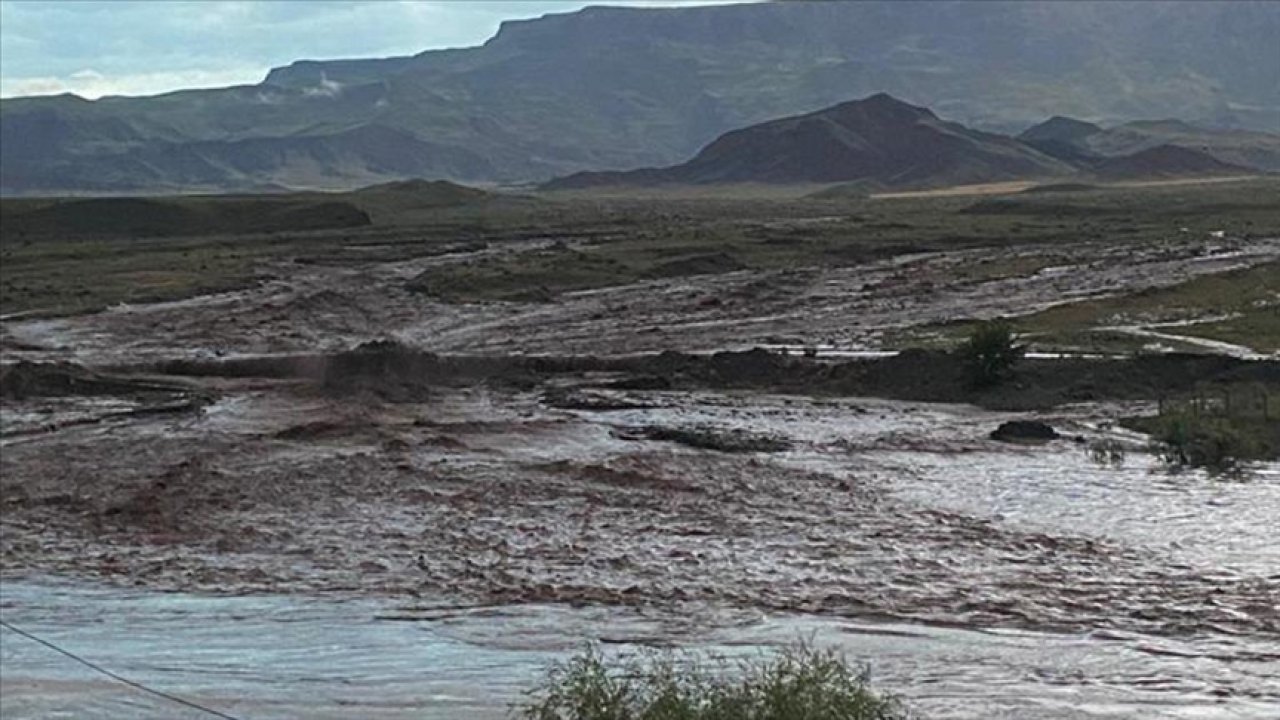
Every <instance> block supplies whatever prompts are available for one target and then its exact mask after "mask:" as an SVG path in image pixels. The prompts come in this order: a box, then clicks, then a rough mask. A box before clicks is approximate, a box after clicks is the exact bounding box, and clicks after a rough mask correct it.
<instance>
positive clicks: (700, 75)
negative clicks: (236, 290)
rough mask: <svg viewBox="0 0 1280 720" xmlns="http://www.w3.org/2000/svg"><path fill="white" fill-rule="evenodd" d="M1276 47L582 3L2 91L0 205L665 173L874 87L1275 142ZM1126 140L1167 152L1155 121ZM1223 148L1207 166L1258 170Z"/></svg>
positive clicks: (1172, 13) (1247, 39)
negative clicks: (435, 37) (321, 51)
mask: <svg viewBox="0 0 1280 720" xmlns="http://www.w3.org/2000/svg"><path fill="white" fill-rule="evenodd" d="M1276 37H1280V3H1273V2H1266V1H1265V0H1264V1H1261V2H1254V1H1251V0H1236V1H1233V2H1157V1H1152V2H1071V3H1065V2H1030V1H1027V2H962V1H956V2H937V3H931V2H894V1H893V0H882V1H867V2H847V3H846V2H769V3H759V4H746V5H727V6H706V7H683V8H639V7H592V8H587V9H584V10H581V11H578V12H573V13H566V14H559V15H548V16H545V17H542V18H539V19H535V20H524V21H511V22H506V23H504V24H503V25H502V26H501V28H500V29H499V31H498V33H497V34H496V35H495V36H494V37H493V38H492V39H490V40H489V41H488V42H486V43H485V44H484V45H482V46H479V47H474V48H461V49H450V50H433V51H428V52H424V53H421V54H419V55H415V56H412V57H398V58H385V59H368V60H342V61H321V62H315V61H299V62H296V63H293V64H291V65H289V66H286V67H281V68H276V69H274V70H272V71H271V72H270V73H268V74H267V76H266V77H265V78H264V80H263V81H262V82H261V83H259V84H256V85H248V86H238V87H231V88H222V89H213V90H190V91H180V92H174V93H168V94H165V95H159V96H154V97H144V98H125V97H107V98H101V99H98V100H95V101H88V100H84V99H82V98H79V97H76V96H72V95H61V96H54V97H38V98H16V99H6V100H4V101H2V102H0V160H2V162H0V192H3V193H4V194H10V195H12V194H51V193H142V192H173V191H193V190H210V191H227V190H237V191H261V190H272V189H281V188H349V187H354V186H358V185H365V184H370V183H375V182H384V181H388V180H395V179H402V178H409V177H438V178H447V179H453V180H461V181H470V182H484V183H527V182H540V181H543V180H546V179H548V178H552V177H557V176H561V175H565V174H569V173H573V172H577V171H584V170H624V169H631V168H637V167H653V166H664V165H671V164H673V163H678V162H680V161H683V160H685V159H687V158H689V157H691V156H693V155H694V154H695V153H697V152H698V151H699V149H701V148H703V147H704V146H706V145H707V144H708V143H710V142H711V141H712V140H715V139H716V138H717V137H719V136H720V135H722V134H724V133H726V132H728V131H730V130H733V129H735V128H745V127H747V126H751V125H755V124H758V123H761V122H764V121H768V120H773V119H777V118H784V117H789V116H794V115H803V114H806V113H812V112H815V111H817V110H819V109H822V108H826V107H830V106H832V105H835V104H837V103H840V102H843V101H846V100H848V99H849V98H855V97H865V96H868V95H872V94H874V93H878V92H888V93H892V94H893V95H894V96H896V97H902V98H907V99H909V100H910V101H911V102H912V103H917V104H919V105H925V106H928V107H931V108H934V109H935V110H936V111H937V112H938V113H940V114H942V115H943V116H944V117H947V118H949V119H951V120H954V121H956V122H959V123H964V124H965V125H967V126H969V127H971V128H980V129H981V130H983V131H988V132H1002V133H1010V132H1016V131H1018V130H1021V129H1023V128H1026V127H1028V126H1030V125H1032V124H1033V123H1036V122H1039V121H1040V120H1042V119H1043V118H1045V117H1048V116H1050V115H1053V114H1055V113H1061V114H1066V115H1070V116H1073V117H1078V118H1082V119H1083V120H1084V121H1087V122H1088V123H1093V124H1099V125H1108V126H1116V125H1121V126H1122V125H1123V124H1124V123H1130V122H1132V121H1134V120H1140V119H1142V118H1165V117H1176V118H1180V119H1181V120H1184V121H1187V122H1191V123H1193V124H1194V125H1195V126H1198V127H1204V126H1208V127H1214V128H1226V129H1228V130H1230V131H1232V132H1239V131H1243V130H1255V131H1257V130H1260V131H1276V130H1280V43H1276V42H1275V38H1276ZM1137 131H1138V134H1139V135H1142V136H1143V137H1144V138H1147V139H1144V140H1142V141H1141V142H1149V141H1150V139H1151V138H1153V137H1154V136H1156V135H1161V134H1164V136H1165V137H1166V141H1164V142H1154V143H1153V144H1152V145H1151V146H1152V147H1154V146H1155V145H1160V144H1175V145H1180V146H1184V147H1187V146H1188V141H1187V137H1186V136H1185V134H1180V133H1182V131H1181V130H1180V129H1178V128H1176V127H1173V126H1172V125H1170V126H1168V127H1163V126H1162V127H1161V128H1158V129H1157V128H1145V129H1144V128H1138V129H1137ZM975 132H976V131H975ZM1200 132H1201V131H1199V130H1196V131H1195V132H1194V133H1192V134H1193V135H1194V134H1196V133H1200ZM1224 132H1226V130H1224ZM965 137H966V138H967V140H966V142H973V143H976V144H978V145H983V146H984V147H985V148H986V149H987V150H989V151H991V152H997V146H999V145H1000V144H1001V143H1002V142H1004V141H1000V142H996V141H995V140H993V139H990V138H988V139H981V138H978V137H976V136H965ZM1233 137H1234V136H1233ZM1104 141H1105V142H1104ZM1113 141H1114V142H1117V143H1122V142H1125V140H1124V138H1123V137H1122V136H1120V135H1116V134H1115V133H1114V132H1111V131H1108V133H1107V134H1104V135H1101V136H1099V137H1097V138H1091V139H1089V140H1087V141H1085V142H1084V143H1083V145H1082V146H1081V147H1079V148H1077V150H1079V151H1080V152H1083V153H1085V154H1089V155H1093V154H1106V153H1108V152H1110V153H1111V154H1115V153H1114V152H1113V151H1112V148H1111V145H1110V144H1109V143H1111V142H1113ZM1195 142H1199V141H1198V140H1197V141H1195ZM1231 142H1232V143H1235V142H1236V140H1232V141H1231ZM1032 147H1036V146H1034V145H1032ZM1006 149H1007V147H1006ZM1036 149H1037V150H1038V152H1039V154H1040V155H1043V156H1048V157H1049V158H1050V159H1049V160H1045V159H1044V158H1043V157H1038V158H1037V159H1036V160H1035V161H1034V162H1036V163H1046V162H1049V163H1052V162H1053V161H1064V159H1063V157H1062V156H1061V154H1060V153H1053V152H1046V151H1045V150H1044V149H1043V148H1036ZM1140 149H1144V148H1140ZM1239 152H1240V153H1241V154H1240V155H1239V156H1237V157H1234V158H1233V159H1230V160H1224V162H1228V163H1230V164H1246V165H1252V166H1260V165H1262V164H1264V163H1262V162H1259V161H1257V159H1256V158H1254V157H1253V156H1252V153H1254V152H1255V150H1254V149H1252V146H1250V145H1249V144H1248V143H1245V144H1244V146H1242V147H1241V148H1240V149H1239ZM1272 152H1273V151H1270V150H1268V151H1266V153H1264V154H1266V156H1267V157H1268V158H1269V157H1272V156H1271V155H1270V153H1272ZM997 154H999V153H998V152H997ZM1015 154H1016V155H1018V156H1019V157H1023V159H1024V160H1025V159H1026V158H1027V157H1028V156H1026V152H1025V150H1024V149H1019V150H1018V152H1017V153H1015ZM1246 160H1247V161H1248V162H1243V163H1240V162H1237V161H1246ZM1264 160H1265V164H1270V163H1271V162H1272V160H1269V159H1264ZM1064 162H1065V161H1064Z"/></svg>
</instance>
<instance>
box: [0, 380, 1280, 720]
mask: <svg viewBox="0 0 1280 720" xmlns="http://www.w3.org/2000/svg"><path fill="white" fill-rule="evenodd" d="M218 382H220V383H221V386H220V387H219V390H220V393H221V397H220V399H218V400H217V401H216V402H214V403H213V404H212V405H210V406H208V407H207V408H205V409H204V411H203V412H201V413H199V414H197V415H194V416H192V415H185V416H181V417H177V418H173V417H166V416H154V417H153V416H141V417H133V416H126V417H124V418H120V417H112V418H111V419H109V420H106V421H104V422H102V423H97V424H85V425H75V426H71V427H66V428H64V429H61V430H59V431H56V432H51V433H43V434H16V435H10V436H9V437H7V438H5V439H4V441H3V450H4V452H3V460H2V462H3V468H2V469H3V473H2V474H0V476H2V477H3V479H4V482H3V490H4V493H3V501H4V503H5V513H4V522H3V534H4V535H3V539H4V567H5V577H6V579H5V583H4V599H3V610H4V618H5V619H6V620H7V621H9V622H12V623H15V624H17V625H18V626H20V627H23V628H24V629H27V630H30V631H34V632H37V633H40V634H42V635H43V636H46V637H48V638H49V639H51V640H55V641H58V642H60V643H61V644H63V645H65V646H67V647H69V648H74V649H75V650H76V651H77V652H80V653H82V654H84V655H86V656H88V657H90V658H93V659H95V660H96V661H100V662H103V663H104V664H106V665H107V666H109V667H111V668H112V669H114V670H116V671H117V672H121V673H123V674H125V675H126V676H130V677H132V678H133V679H139V680H145V681H147V682H149V683H153V684H156V685H158V686H159V687H162V688H164V689H167V690H170V691H181V692H183V693H185V694H187V695H192V696H194V697H196V698H198V699H200V700H201V701H202V702H207V703H210V704H213V705H215V706H217V707H219V708H221V709H223V710H225V711H228V712H235V713H239V714H240V715H242V716H245V717H255V718H256V717H280V718H284V717H298V716H306V717H351V716H359V717H388V718H393V717H394V718H399V717H440V718H446V717H499V716H502V715H503V714H504V713H506V711H507V710H506V708H507V705H508V704H509V703H510V702H512V701H513V700H516V699H518V698H519V690H520V689H521V688H524V687H527V686H528V684H529V682H530V681H531V679H533V678H536V677H537V673H538V672H539V670H540V669H541V668H543V667H544V666H545V664H546V663H547V662H549V661H551V660H553V659H555V658H558V657H564V656H565V654H566V653H569V652H571V651H572V650H574V649H575V648H577V647H579V646H580V643H581V642H583V641H584V639H595V640H600V641H603V642H606V643H607V647H608V648H610V651H611V652H629V651H634V650H635V649H636V648H637V647H640V646H649V645H659V646H676V647H683V648H694V649H698V650H703V651H710V652H717V653H729V654H735V653H742V652H757V651H759V648H762V647H767V646H773V645H778V644H785V643H787V642H792V641H795V640H796V639H799V638H812V639H813V640H814V641H815V642H818V643H820V644H823V645H827V644H830V645H835V646H838V647H841V648H843V649H845V650H846V651H847V652H848V653H849V654H850V656H851V657H854V658H856V659H859V660H864V661H866V662H868V663H870V665H871V668H872V672H873V677H874V679H875V681H876V684H877V686H880V687H883V688H884V689H886V690H889V691H892V692H895V693H899V694H901V695H902V696H903V697H904V698H906V699H907V700H908V701H909V703H910V705H911V707H913V708H915V709H916V710H918V711H919V712H920V713H921V714H922V715H923V716H925V717H935V718H993V717H995V718H1001V717H1007V718H1063V717H1080V718H1095V717H1096V718H1120V717H1133V718H1139V717H1140V718H1192V717H1195V718H1224V719H1225V718H1233V719H1234V718H1264V717H1274V709H1275V707H1277V706H1280V683H1278V682H1277V680H1276V678H1277V677H1280V673H1278V671H1280V571H1278V568H1280V528H1278V527H1277V525H1276V523H1275V522H1274V512H1272V509H1273V508H1276V507H1280V471H1278V469H1277V468H1276V467H1274V466H1263V467H1258V468H1255V469H1254V472H1253V473H1252V474H1251V475H1249V476H1248V477H1247V478H1245V479H1237V480H1232V479H1220V478H1210V477H1207V476H1205V475H1202V474H1199V473H1185V474H1180V475H1169V474H1167V473H1166V472H1165V471H1163V470H1162V469H1161V468H1158V467H1157V466H1155V464H1154V462H1153V460H1152V459H1151V458H1150V457H1149V456H1148V455H1147V454H1146V453H1145V452H1144V451H1143V443H1144V440H1143V438H1142V437H1141V436H1137V435H1134V434H1132V433H1128V432H1126V431H1123V430H1116V429H1113V428H1112V427H1111V424H1110V419H1111V418H1112V417H1113V416H1114V415H1115V414H1117V413H1118V412H1119V411H1120V410H1121V409H1120V408H1116V407H1107V406H1084V407H1078V408H1066V409H1063V410H1059V411H1055V412H1053V413H1049V414H1042V415H1039V416H1038V417H1040V418H1041V419H1043V420H1046V421H1048V422H1050V423H1052V424H1053V425H1054V426H1055V427H1057V428H1058V429H1059V431H1060V432H1061V433H1062V434H1063V437H1062V438H1061V439H1059V440H1055V441H1052V442H1050V443H1047V444H1043V445H1034V446H1024V445H1009V444H1005V443H1000V442H996V441H994V440H991V439H989V438H988V437H987V435H988V433H989V432H990V430H991V429H993V428H994V427H995V426H996V425H998V424H999V423H1000V422H1002V421H1003V420H1006V419H1010V418H1012V417H1026V416H1025V415H1023V414H1017V415H1015V414H1011V413H996V412H989V411H981V410H977V409H974V408H971V407H966V406H958V405H939V404H926V403H903V402H893V401H886V400H872V399H855V398H841V399H814V398H805V397H796V396H785V395H767V394H759V393H738V392H713V391H705V392H664V391H607V392H606V391H599V390H597V391H592V392H594V393H595V396H596V399H597V401H600V400H601V398H607V399H608V400H609V403H608V405H607V407H608V408H610V409H589V410H583V409H565V408H563V407H556V405H557V404H559V405H564V404H565V403H553V402H549V401H548V397H552V398H554V397H558V395H557V394H556V393H548V392H547V390H546V389H545V388H544V389H542V390H539V391H520V390H512V389H504V388H497V387H469V388H455V389H437V390H435V391H433V392H432V394H431V397H430V398H429V399H426V398H423V399H422V401H421V402H396V403H382V402H376V401H373V400H371V399H369V398H365V399H364V400H362V401H353V400H351V399H350V398H341V399H335V398H332V397H327V396H323V395H319V394H317V393H316V392H315V391H314V389H312V388H310V387H307V386H305V385H299V384H297V383H292V382H284V381H266V380H238V381H236V380H221V381H218ZM568 389H569V390H572V389H573V388H568ZM565 390H566V388H559V392H564V391H565ZM597 404H600V403H599V402H597ZM602 406H604V405H602ZM653 428H666V429H668V430H671V429H676V430H684V431H687V432H686V434H680V433H674V434H673V433H671V432H665V433H663V432H653V431H652V429H653ZM1102 437H1105V438H1110V439H1113V440H1116V441H1118V442H1120V443H1121V444H1123V445H1125V446H1127V447H1128V448H1129V450H1130V452H1128V454H1127V455H1126V457H1125V458H1124V459H1123V461H1122V462H1120V463H1119V464H1099V463H1098V462H1096V461H1095V460H1094V458H1093V457H1092V456H1091V454H1090V453H1089V451H1088V446H1089V443H1090V441H1091V440H1094V439H1097V438H1102ZM669 438H675V439H674V440H673V439H669ZM681 438H685V441H683V442H682V441H681ZM687 438H694V440H692V441H690V440H688V439H687ZM725 438H734V439H736V440H735V442H736V441H737V440H741V439H742V438H747V439H748V440H750V439H757V440H758V439H759V438H768V439H770V440H771V442H770V443H767V444H764V445H761V446H760V447H763V448H766V450H767V451H750V450H744V451H726V449H725V448H730V449H732V448H733V447H734V446H733V445H732V444H728V445H723V446H722V447H721V448H720V449H715V448H713V447H711V446H710V445H707V444H706V443H704V442H703V440H706V439H710V441H709V442H711V445H714V444H715V442H721V443H724V442H726V441H725V440H724V439H725ZM699 445H707V446H699ZM66 578H80V580H76V581H69V580H66ZM4 663H5V673H4V680H3V682H4V685H5V687H4V693H5V698H6V717H15V718H18V717H29V718H36V717H56V716H58V715H57V713H59V712H62V713H65V715H63V716H66V717H72V716H74V717H104V718H105V717H119V716H120V715H121V714H122V713H125V714H129V715H130V716H137V717H172V716H173V715H172V713H173V709H172V708H163V707H155V706H154V703H153V701H152V700H151V699H148V698H145V697H138V696H137V694H136V693H135V692H133V691H130V690H129V689H128V688H122V687H120V686H118V685H115V684H111V683H108V682H106V681H104V680H103V679H102V678H95V677H93V676H92V675H86V674H85V671H84V669H83V668H78V667H76V666H73V665H68V663H67V661H66V660H65V659H64V658H60V657H58V656H56V655H52V654H51V653H50V652H49V651H48V650H47V649H44V648H41V647H39V646H35V645H33V644H31V643H30V642H29V641H27V640H25V639H23V638H20V637H16V636H13V635H12V633H9V632H7V631H6V632H5V637H4ZM126 709H127V713H126ZM148 712H150V713H153V714H152V715H147V714H146V713H148ZM86 713H88V714H86Z"/></svg>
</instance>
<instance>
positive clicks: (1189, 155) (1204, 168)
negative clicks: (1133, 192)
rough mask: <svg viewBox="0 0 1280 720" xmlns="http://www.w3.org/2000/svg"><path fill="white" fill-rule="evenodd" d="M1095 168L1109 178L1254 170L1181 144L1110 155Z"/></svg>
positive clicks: (1101, 176)
mask: <svg viewBox="0 0 1280 720" xmlns="http://www.w3.org/2000/svg"><path fill="white" fill-rule="evenodd" d="M1092 172H1093V174H1094V175H1096V176H1098V177H1100V178H1104V179H1108V180H1143V179H1156V178H1180V177H1212V176H1214V175H1248V174H1250V173H1252V172H1254V170H1253V169H1251V168H1246V167H1242V166H1240V165H1231V164H1229V163H1224V162H1222V161H1221V160H1218V159H1217V158H1215V157H1213V156H1212V155H1209V154H1208V153H1204V152H1200V151H1198V150H1192V149H1190V148H1185V147H1179V146H1177V145H1157V146H1156V147H1153V148H1147V149H1146V150H1139V151H1138V152H1136V153H1133V154H1132V155H1121V156H1119V157H1111V158H1107V159H1105V160H1103V161H1101V162H1099V163H1098V164H1096V165H1094V166H1093V168H1092Z"/></svg>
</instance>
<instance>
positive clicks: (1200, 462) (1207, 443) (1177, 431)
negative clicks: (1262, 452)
mask: <svg viewBox="0 0 1280 720" xmlns="http://www.w3.org/2000/svg"><path fill="white" fill-rule="evenodd" d="M1152 440H1154V442H1155V444H1156V447H1155V450H1156V452H1157V454H1159V455H1160V456H1161V457H1162V458H1163V459H1164V461H1165V462H1166V463H1168V464H1169V465H1173V466H1176V467H1197V468H1206V469H1209V470H1211V471H1219V472H1221V471H1229V470H1233V469H1236V468H1237V467H1238V466H1239V464H1240V461H1241V460H1242V459H1244V458H1248V457H1252V456H1253V455H1254V454H1255V452H1256V451H1255V448H1254V446H1253V441H1252V439H1251V438H1250V437H1249V436H1248V435H1247V434H1246V433H1244V432H1242V431H1241V430H1240V429H1238V428H1236V427H1235V426H1234V425H1233V423H1232V422H1231V420H1230V419H1229V418H1223V417H1210V416H1204V415H1198V414H1196V413H1193V412H1188V411H1180V412H1176V413H1170V414H1168V415H1163V416H1161V417H1159V418H1157V419H1156V423H1155V427H1154V428H1153V429H1152Z"/></svg>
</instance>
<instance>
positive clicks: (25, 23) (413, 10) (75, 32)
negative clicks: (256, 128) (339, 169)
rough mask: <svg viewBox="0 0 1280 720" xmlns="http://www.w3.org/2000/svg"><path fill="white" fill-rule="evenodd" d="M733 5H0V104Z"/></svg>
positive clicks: (189, 83) (158, 86) (534, 1)
mask: <svg viewBox="0 0 1280 720" xmlns="http://www.w3.org/2000/svg"><path fill="white" fill-rule="evenodd" d="M732 1H734V0H691V1H688V2H685V1H682V0H613V1H612V2H610V1H609V0H603V1H597V2H590V0H496V1H490V2H462V1H459V0H402V1H401V2H396V3H391V2H368V1H367V0H366V1H358V0H323V1H322V0H290V1H289V2H285V1H284V0H280V1H278V2H266V1H260V2H244V1H242V0H198V1H191V0H171V1H169V2H147V1H137V0H134V1H115V2H40V1H36V0H23V1H22V2H17V1H15V0H0V97H13V96H20V95H35V94H41V95H47V94H56V93H62V92H73V93H76V94H77V95H82V96H84V97H89V98H96V97H101V96H103V95H147V94H155V93H162V92H168V91H172V90H178V89H184V88H205V87H218V86H225V85H237V84H245V83H257V82H260V81H261V80H262V78H263V77H265V75H266V72H267V71H268V70H269V69H270V68H272V67H277V66H281V65H287V64H289V63H291V62H293V61H295V60H304V59H305V60H327V59H335V58H358V57H387V56H392V55H412V54H416V53H419V52H422V51H423V50H428V49H433V48H443V47H468V46H474V45H479V44H480V43H482V42H484V41H485V40H487V39H488V38H489V37H491V36H492V35H493V33H494V32H495V31H496V30H497V28H498V24H499V23H500V22H501V21H502V20H506V19H515V18H529V17H537V16H539V15H544V14H547V13H561V12H570V11H573V10H577V9H579V8H581V7H584V6H587V5H593V4H595V5H637V6H638V5H643V6H656V5H667V6H670V5H702V4H712V3H722V2H732ZM338 90H339V88H336V87H326V86H321V87H320V88H318V89H317V91H318V92H319V93H321V94H336V93H337V92H338Z"/></svg>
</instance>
